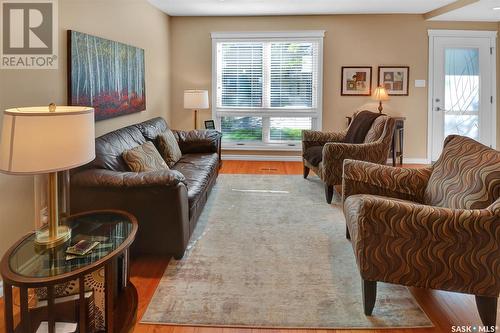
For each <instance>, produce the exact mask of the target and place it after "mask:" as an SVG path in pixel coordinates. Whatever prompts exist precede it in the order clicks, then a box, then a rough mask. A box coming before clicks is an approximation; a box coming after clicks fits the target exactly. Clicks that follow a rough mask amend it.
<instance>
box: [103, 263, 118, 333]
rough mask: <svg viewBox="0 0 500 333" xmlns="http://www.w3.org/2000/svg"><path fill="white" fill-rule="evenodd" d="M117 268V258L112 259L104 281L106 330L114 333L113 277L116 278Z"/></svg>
mask: <svg viewBox="0 0 500 333" xmlns="http://www.w3.org/2000/svg"><path fill="white" fill-rule="evenodd" d="M115 268H116V258H114V259H112V260H110V261H109V262H108V263H107V264H106V266H104V269H105V276H104V279H105V282H104V292H105V308H106V311H105V313H106V332H108V333H113V332H114V331H115V326H114V318H113V314H114V307H115V302H114V287H115V286H114V283H113V279H114V278H115V274H116V272H115Z"/></svg>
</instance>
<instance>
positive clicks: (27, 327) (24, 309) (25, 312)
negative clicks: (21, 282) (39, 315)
mask: <svg viewBox="0 0 500 333" xmlns="http://www.w3.org/2000/svg"><path fill="white" fill-rule="evenodd" d="M19 291H20V296H19V301H20V303H21V327H22V328H23V332H31V322H30V314H29V309H28V301H29V299H28V288H26V287H20V288H19Z"/></svg>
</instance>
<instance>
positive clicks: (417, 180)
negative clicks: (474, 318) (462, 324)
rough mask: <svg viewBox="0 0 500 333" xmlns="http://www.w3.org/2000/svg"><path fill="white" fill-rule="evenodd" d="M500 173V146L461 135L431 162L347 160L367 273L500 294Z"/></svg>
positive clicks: (356, 242)
mask: <svg viewBox="0 0 500 333" xmlns="http://www.w3.org/2000/svg"><path fill="white" fill-rule="evenodd" d="M499 180H500V153H499V152H498V151H496V150H493V149H491V148H488V147H485V146H483V145H481V144H480V143H478V142H476V141H474V140H471V139H469V138H464V137H460V136H450V137H448V138H447V139H446V140H445V147H444V150H443V154H442V156H441V158H440V159H439V161H438V162H437V163H436V164H435V165H434V166H433V167H430V168H423V169H402V168H392V167H387V166H380V165H374V164H371V163H364V162H360V161H346V162H345V164H344V182H343V188H344V214H345V217H346V222H347V226H348V229H349V233H350V236H351V240H352V246H353V249H354V252H355V256H356V260H357V263H358V266H359V270H360V273H361V276H362V278H363V279H365V280H370V281H384V282H390V283H397V284H403V285H408V286H417V287H423V288H433V289H442V290H450V291H457V292H463V293H470V294H475V295H480V296H490V297H497V296H498V295H499V293H500V255H499V249H500V197H499V193H500V189H499V186H500V185H499ZM408 200H411V201H408ZM429 203H430V204H429Z"/></svg>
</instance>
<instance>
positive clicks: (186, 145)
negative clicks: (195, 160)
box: [172, 130, 222, 155]
mask: <svg viewBox="0 0 500 333" xmlns="http://www.w3.org/2000/svg"><path fill="white" fill-rule="evenodd" d="M172 132H173V133H174V135H175V137H176V139H177V142H178V143H179V148H180V149H181V151H182V153H183V154H193V153H219V155H220V145H221V138H222V133H220V132H219V131H216V130H192V131H180V130H173V131H172Z"/></svg>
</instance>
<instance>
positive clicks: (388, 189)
mask: <svg viewBox="0 0 500 333" xmlns="http://www.w3.org/2000/svg"><path fill="white" fill-rule="evenodd" d="M343 170H344V172H343V177H342V193H343V199H344V200H345V199H346V198H347V197H349V196H351V195H354V194H374V195H382V196H386V197H392V198H399V199H405V200H411V201H416V202H423V198H424V192H425V189H426V187H427V183H428V181H429V178H430V176H431V173H432V167H427V168H419V169H410V168H394V167H390V166H386V165H380V164H375V163H369V162H364V161H355V160H349V159H347V160H344V169H343Z"/></svg>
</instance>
